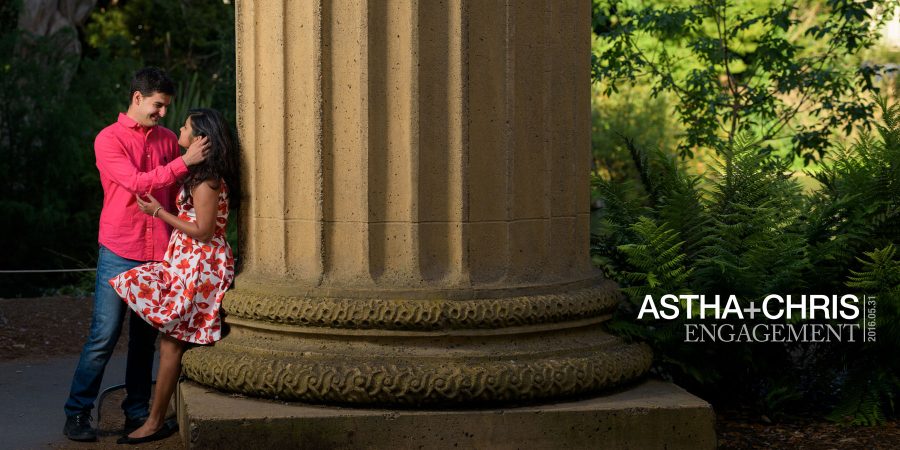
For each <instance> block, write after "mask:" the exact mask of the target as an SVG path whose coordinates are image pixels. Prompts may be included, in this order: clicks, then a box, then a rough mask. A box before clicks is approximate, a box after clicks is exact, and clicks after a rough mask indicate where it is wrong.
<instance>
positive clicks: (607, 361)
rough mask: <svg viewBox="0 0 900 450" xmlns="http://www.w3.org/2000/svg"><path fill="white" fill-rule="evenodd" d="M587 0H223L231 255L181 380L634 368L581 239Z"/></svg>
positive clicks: (418, 387)
mask: <svg viewBox="0 0 900 450" xmlns="http://www.w3.org/2000/svg"><path fill="white" fill-rule="evenodd" d="M589 18H590V2H588V1H587V0H580V1H562V0H546V1H536V0H535V1H487V0H478V1H472V0H468V1H467V0H446V1H440V0H427V1H426V0H404V1H399V0H398V1H385V0H370V1H365V0H352V1H351V0H343V1H340V0H333V1H328V0H324V1H290V0H266V1H252V0H244V1H240V2H238V4H237V59H238V80H237V81H238V107H239V112H238V114H239V121H238V128H239V135H240V141H241V144H242V152H243V155H242V158H243V159H242V162H243V171H242V175H243V186H244V191H245V192H246V193H247V194H246V198H245V199H244V209H243V211H242V213H241V217H242V222H241V238H242V246H241V252H240V257H241V259H242V261H243V270H242V272H241V273H240V274H239V276H238V277H237V280H236V286H235V288H234V289H233V290H232V291H230V292H229V293H228V294H227V296H226V298H225V301H224V304H223V305H224V309H225V311H226V312H227V314H228V315H227V319H226V322H227V324H228V325H229V326H230V334H229V335H228V336H227V337H226V338H225V339H224V340H222V341H221V342H220V343H218V344H216V345H215V346H212V347H201V348H195V349H192V350H190V351H189V352H188V353H187V354H186V355H185V357H184V372H185V374H186V375H187V377H189V378H190V379H192V380H195V381H197V382H199V383H202V384H205V385H208V386H211V387H215V388H217V389H220V390H223V391H230V392H238V393H243V394H248V395H252V396H258V397H265V398H277V399H284V400H297V401H302V402H307V403H325V404H344V405H347V404H350V405H373V404H375V405H409V406H447V405H476V404H498V403H503V402H522V401H547V400H552V399H558V398H564V397H572V396H577V395H584V394H590V393H596V392H600V391H602V390H603V389H606V388H609V387H612V386H616V385H619V384H621V383H623V382H627V381H630V380H633V379H635V378H636V377H638V376H640V375H641V374H643V373H644V372H645V371H646V370H647V368H648V367H649V365H650V361H651V355H650V352H649V351H648V349H647V348H646V347H645V346H643V345H637V344H625V343H623V342H621V341H619V340H618V339H615V338H613V337H612V336H610V335H608V334H606V333H604V332H603V331H602V323H603V322H604V321H605V320H607V319H608V318H609V316H610V314H611V312H612V310H613V309H614V307H615V305H616V302H617V301H618V298H619V294H618V291H617V288H616V286H615V285H614V284H612V283H611V282H608V281H606V280H603V279H602V278H601V277H600V276H599V275H598V273H597V272H596V270H595V269H594V268H593V267H592V265H591V262H590V257H589V253H588V249H589V186H588V184H589V181H588V171H589V151H590V141H589V136H590V105H589V99H590V92H589V89H590V80H589V72H590V67H589V58H590V23H589V20H590V19H589Z"/></svg>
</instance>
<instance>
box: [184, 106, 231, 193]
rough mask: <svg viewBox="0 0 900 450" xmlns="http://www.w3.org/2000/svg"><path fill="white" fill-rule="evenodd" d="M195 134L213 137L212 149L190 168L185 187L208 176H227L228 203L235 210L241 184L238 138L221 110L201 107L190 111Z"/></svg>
mask: <svg viewBox="0 0 900 450" xmlns="http://www.w3.org/2000/svg"><path fill="white" fill-rule="evenodd" d="M188 117H189V118H190V119H191V128H193V130H194V136H206V137H207V138H209V151H208V152H207V154H206V159H205V160H203V162H202V163H200V164H197V165H194V166H191V167H190V168H189V172H188V176H187V179H185V180H184V187H185V189H187V191H188V192H190V190H191V189H192V188H193V187H195V186H197V185H198V184H200V183H202V182H203V181H205V180H209V179H213V180H218V179H223V180H225V184H226V185H227V186H228V203H229V207H230V208H231V209H232V210H236V209H238V208H239V207H240V201H241V184H240V179H239V177H240V170H239V165H238V156H239V155H238V142H237V140H236V139H235V138H234V134H233V133H232V132H231V127H229V126H228V124H227V123H226V122H225V118H224V117H222V114H220V113H219V112H218V111H216V110H214V109H208V108H198V109H192V110H190V111H188Z"/></svg>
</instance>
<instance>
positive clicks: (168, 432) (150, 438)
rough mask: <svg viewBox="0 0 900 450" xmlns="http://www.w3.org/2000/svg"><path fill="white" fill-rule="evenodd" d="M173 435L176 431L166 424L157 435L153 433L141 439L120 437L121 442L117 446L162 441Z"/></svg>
mask: <svg viewBox="0 0 900 450" xmlns="http://www.w3.org/2000/svg"><path fill="white" fill-rule="evenodd" d="M173 433H175V430H174V429H172V428H170V427H167V426H166V425H165V424H163V426H162V428H160V429H159V430H157V431H156V433H153V434H151V435H149V436H144V437H139V438H130V437H128V435H127V434H126V435H125V436H122V437H120V438H119V440H117V441H116V444H130V445H133V444H143V443H145V442H153V441H159V440H162V439H165V438H167V437H169V436H171V435H172V434H173Z"/></svg>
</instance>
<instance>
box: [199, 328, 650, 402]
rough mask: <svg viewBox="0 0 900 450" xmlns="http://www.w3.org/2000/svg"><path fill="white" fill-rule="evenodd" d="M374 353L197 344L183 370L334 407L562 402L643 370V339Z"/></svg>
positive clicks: (220, 384)
mask: <svg viewBox="0 0 900 450" xmlns="http://www.w3.org/2000/svg"><path fill="white" fill-rule="evenodd" d="M403 354H404V352H403V351H402V349H400V350H398V351H397V352H396V354H395V355H394V357H391V358H383V359H382V358H372V357H366V356H364V355H363V354H357V353H355V352H352V351H349V352H348V353H347V354H346V355H345V356H337V355H331V356H321V355H309V354H303V353H294V354H282V353H277V352H276V353H272V352H267V351H265V350H260V351H253V350H248V349H246V348H242V347H240V346H237V347H235V346H228V345H217V346H215V347H198V348H194V349H191V350H190V351H188V352H187V353H186V354H185V356H184V374H185V375H186V376H187V377H188V378H190V379H192V380H194V381H197V382H199V383H202V384H205V385H207V386H211V387H214V388H216V389H219V390H223V391H227V392H236V393H241V394H246V395H251V396H256V397H264V398H273V399H278V400H288V401H302V402H307V403H324V404H335V405H367V406H374V405H383V406H409V407H420V406H430V407H447V406H462V405H466V406H473V405H488V404H490V405H496V404H503V403H512V402H536V401H541V400H558V399H560V398H566V397H573V396H579V395H588V394H594V393H598V392H600V391H603V390H605V389H609V388H612V387H615V386H618V385H621V384H622V383H625V382H627V381H631V380H634V379H636V378H638V377H640V376H641V375H642V374H644V373H645V372H646V371H647V370H648V368H649V367H650V363H651V360H652V355H651V353H650V350H649V349H648V348H647V347H646V346H645V345H643V344H628V345H626V344H622V343H621V342H615V344H614V345H605V346H601V347H599V348H592V349H586V350H582V351H578V352H539V353H536V354H535V355H534V356H533V357H527V358H523V357H516V358H511V357H508V356H506V357H504V356H503V355H497V357H494V358H471V359H465V358H462V359H460V358H452V357H445V358H441V357H429V358H419V357H406V356H400V355H403Z"/></svg>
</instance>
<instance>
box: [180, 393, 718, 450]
mask: <svg viewBox="0 0 900 450" xmlns="http://www.w3.org/2000/svg"><path fill="white" fill-rule="evenodd" d="M178 416H179V420H180V422H181V428H180V429H181V434H182V440H183V442H185V444H186V445H187V447H188V448H192V449H207V448H314V449H355V448H367V449H421V448H425V449H459V448H485V449H487V448H489V449H525V448H528V449H567V450H575V449H605V448H609V449H617V450H618V449H635V450H646V449H669V450H677V449H690V450H703V449H713V448H715V445H716V437H715V433H714V431H713V430H714V428H713V426H714V414H713V411H712V408H710V406H709V405H708V404H706V403H705V402H703V401H701V400H699V399H697V398H696V397H694V396H692V395H690V394H688V393H686V392H684V391H683V390H681V389H680V388H678V387H676V386H674V385H672V384H669V383H662V382H658V381H649V382H645V383H643V384H640V385H638V386H635V387H633V388H631V389H628V390H625V391H621V392H614V393H611V394H610V395H607V396H603V397H598V398H594V399H586V400H577V401H566V402H560V403H555V404H547V405H541V406H520V407H511V408H504V409H457V410H444V411H440V410H386V409H356V408H337V407H321V406H312V405H303V404H296V403H295V404H285V403H280V402H274V401H267V400H256V399H249V398H235V397H233V396H229V395H226V394H221V393H217V392H215V391H212V390H209V389H207V388H204V387H203V386H200V385H197V384H195V383H191V382H186V383H182V384H181V385H180V387H179V396H178Z"/></svg>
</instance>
